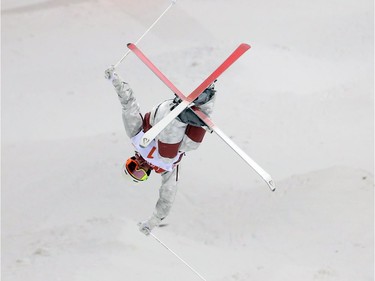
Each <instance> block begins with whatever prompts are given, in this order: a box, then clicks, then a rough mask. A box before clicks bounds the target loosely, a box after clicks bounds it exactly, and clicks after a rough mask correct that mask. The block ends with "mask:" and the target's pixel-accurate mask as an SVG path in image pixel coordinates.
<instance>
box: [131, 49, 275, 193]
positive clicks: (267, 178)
mask: <svg viewBox="0 0 375 281" xmlns="http://www.w3.org/2000/svg"><path fill="white" fill-rule="evenodd" d="M130 47H131V50H132V51H133V52H134V53H135V54H136V55H137V56H138V58H140V59H141V61H142V62H143V63H145V64H146V66H148V67H149V68H150V69H151V70H152V71H153V72H154V73H155V75H156V76H157V77H158V78H159V79H160V80H161V81H162V82H163V83H164V84H165V85H166V86H167V87H168V88H169V89H171V90H172V91H173V93H175V94H176V95H177V96H178V97H180V98H181V100H182V101H183V103H185V105H186V103H188V101H187V99H186V97H185V95H184V94H183V93H182V92H181V91H180V90H179V89H177V87H176V86H174V85H173V83H172V82H171V81H170V80H169V79H168V78H167V77H166V76H165V75H164V74H163V73H162V72H161V71H160V70H159V69H158V68H157V67H156V66H155V65H154V64H153V63H152V62H151V61H150V60H149V59H148V58H147V57H146V56H145V55H144V54H143V53H142V52H141V51H140V50H139V49H138V48H137V47H136V46H135V45H130ZM192 109H193V111H194V113H195V114H196V115H197V116H198V117H199V118H200V119H201V120H202V121H203V122H204V123H205V124H206V126H207V128H208V129H209V130H210V131H211V132H215V133H216V134H217V135H218V136H219V137H220V138H221V139H222V140H223V141H224V142H225V143H226V144H227V145H228V146H229V147H231V148H232V149H233V151H234V152H236V153H237V154H238V155H239V156H240V157H241V158H242V159H243V160H244V161H245V162H246V163H247V164H248V165H249V166H250V167H251V168H252V169H253V170H254V171H255V172H256V173H257V174H258V175H259V176H260V177H261V178H262V179H263V180H264V181H265V182H266V183H267V185H268V187H269V188H270V189H271V191H275V190H276V186H275V184H274V181H273V180H272V177H271V176H270V175H269V174H268V173H267V172H266V171H265V170H264V169H263V168H262V167H261V166H259V165H258V164H257V163H256V162H255V161H254V160H253V159H251V158H250V156H248V155H247V154H246V152H244V151H243V150H242V149H241V148H240V147H239V146H238V145H236V144H235V143H234V142H233V141H232V140H231V139H230V138H229V137H228V136H226V135H225V134H224V133H223V131H222V130H221V129H219V128H218V127H217V126H216V125H215V124H214V123H213V122H212V120H211V119H210V118H209V117H208V116H207V115H205V114H204V113H203V112H202V111H200V110H199V109H196V108H192Z"/></svg>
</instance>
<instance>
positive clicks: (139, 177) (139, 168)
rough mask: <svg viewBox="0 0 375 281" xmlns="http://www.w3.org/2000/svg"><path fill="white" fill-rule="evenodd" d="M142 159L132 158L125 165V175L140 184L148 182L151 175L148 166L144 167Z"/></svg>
mask: <svg viewBox="0 0 375 281" xmlns="http://www.w3.org/2000/svg"><path fill="white" fill-rule="evenodd" d="M139 160H140V159H139V158H137V157H136V156H132V157H130V158H129V159H128V160H126V162H125V163H124V165H123V169H122V170H123V172H124V173H123V175H124V176H125V177H126V178H128V179H130V180H131V181H133V182H136V183H139V182H143V181H146V180H147V179H148V176H149V175H150V174H151V169H150V168H149V167H148V165H142V163H141V161H139Z"/></svg>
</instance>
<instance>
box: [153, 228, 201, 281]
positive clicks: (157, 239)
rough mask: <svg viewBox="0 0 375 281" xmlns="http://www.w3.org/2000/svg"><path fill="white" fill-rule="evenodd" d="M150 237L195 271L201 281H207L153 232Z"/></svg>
mask: <svg viewBox="0 0 375 281" xmlns="http://www.w3.org/2000/svg"><path fill="white" fill-rule="evenodd" d="M150 235H151V236H152V237H153V238H154V239H155V240H156V241H158V242H159V243H160V244H161V245H163V247H164V248H166V249H167V250H168V251H169V252H171V253H172V254H173V255H174V256H175V257H177V258H178V259H179V260H180V261H181V262H183V263H184V264H185V265H186V266H187V267H188V268H189V269H190V270H191V271H193V272H194V273H195V274H196V275H197V276H198V277H199V278H200V279H202V280H203V281H207V280H206V279H205V278H203V276H202V275H200V274H199V272H198V271H196V270H195V269H194V268H192V267H191V266H190V265H189V264H188V263H187V262H186V261H184V260H183V259H182V258H180V257H179V256H178V255H177V254H176V253H175V252H173V251H172V250H171V249H170V248H168V247H167V245H165V244H164V243H163V242H162V241H160V239H159V238H157V237H156V236H155V235H154V234H153V233H152V232H150Z"/></svg>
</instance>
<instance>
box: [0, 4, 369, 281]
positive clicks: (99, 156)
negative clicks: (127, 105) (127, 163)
mask: <svg viewBox="0 0 375 281" xmlns="http://www.w3.org/2000/svg"><path fill="white" fill-rule="evenodd" d="M169 4H170V2H169V1H167V0H138V1H130V0H54V1H52V0H51V1H39V0H12V1H11V0H3V1H2V3H1V5H2V6H1V24H2V25H1V27H2V29H1V43H2V44H1V47H2V50H1V51H2V53H1V54H2V56H1V59H2V64H1V113H2V116H1V117H2V118H1V127H2V128H1V129H2V130H1V131H2V138H1V142H2V150H1V152H2V165H1V187H2V196H1V207H2V209H1V210H2V249H1V254H2V280H4V281H45V280H56V281H58V280H61V281H65V280H66V281H95V280H100V281H102V280H107V281H120V280H121V281H123V280H137V281H146V280H147V281H152V280H155V281H159V280H163V281H164V280H179V281H185V280H199V278H198V277H197V276H196V275H194V273H193V272H191V271H190V270H189V269H188V268H187V267H185V266H184V265H183V264H182V263H181V262H179V261H178V260H177V259H176V258H175V257H174V256H173V255H172V254H171V253H169V252H168V251H167V250H166V249H165V248H163V247H162V246H161V245H160V244H159V243H157V241H155V240H154V239H153V238H152V237H146V236H144V235H143V234H141V233H140V232H139V231H138V229H137V226H136V224H137V222H138V221H141V220H144V219H146V218H148V216H149V215H151V213H152V211H153V209H154V205H155V203H156V200H157V198H158V188H159V183H160V178H159V176H158V175H153V176H152V177H151V179H150V180H149V181H148V182H147V183H145V184H143V185H139V186H132V185H129V183H128V182H126V181H124V179H123V178H122V176H121V171H120V169H121V165H122V163H123V161H124V160H125V159H126V158H127V157H128V156H130V155H131V154H132V146H131V145H130V142H129V140H128V139H127V137H126V135H125V131H124V129H123V125H122V120H121V107H120V104H119V102H118V99H117V95H116V93H115V91H114V89H113V87H112V85H111V84H110V83H109V82H108V81H106V80H105V79H104V77H103V72H104V70H105V69H106V68H107V67H108V66H109V65H111V64H115V63H116V62H117V61H118V60H119V59H120V58H121V57H122V55H123V54H124V53H125V52H126V51H127V48H126V43H128V42H135V41H136V40H137V39H138V38H139V37H140V36H141V34H142V33H143V32H144V31H145V30H146V29H147V28H148V27H149V26H150V25H151V23H152V22H153V21H154V20H155V19H156V18H157V17H158V16H159V15H160V14H161V12H162V11H164V9H166V8H167V6H168V5H169ZM373 6H374V3H373V1H371V0H316V1H308V0H299V1H296V0H282V1H276V0H268V1H253V0H233V1H227V0H226V1H223V0H217V1H210V0H190V1H187V0H179V1H177V3H176V5H175V6H174V7H173V8H172V9H171V10H170V11H169V12H168V13H167V14H166V15H165V17H164V18H163V19H162V20H161V21H160V22H159V23H158V25H157V26H155V28H154V29H153V30H152V31H151V32H150V33H149V34H148V35H147V36H146V37H145V38H144V39H143V40H142V41H141V43H140V44H139V47H140V48H141V49H142V50H143V51H144V52H145V53H146V55H147V56H148V57H149V58H150V59H151V60H152V61H153V62H154V63H155V64H156V65H157V66H159V68H160V69H161V70H162V71H163V72H164V73H165V74H166V76H167V77H169V78H170V80H172V81H173V82H174V83H175V84H176V86H177V87H178V88H180V89H181V90H182V91H183V92H184V93H186V94H188V93H189V92H191V91H192V90H193V89H194V88H195V87H196V86H197V85H198V84H199V83H200V82H201V81H203V79H205V78H206V77H207V76H208V75H209V74H210V73H211V72H212V71H213V70H214V69H215V68H216V67H217V66H218V65H219V64H220V63H221V62H222V61H223V60H224V59H225V58H226V57H227V56H228V55H229V54H230V53H231V52H232V51H233V50H234V49H235V48H236V47H237V46H238V44H240V43H242V42H246V43H248V44H250V45H251V46H252V48H251V49H250V50H249V51H248V52H247V53H246V54H245V55H243V57H241V58H240V59H239V60H238V62H236V63H235V64H234V65H233V66H232V67H231V68H230V69H229V70H228V71H226V72H225V73H224V74H223V75H222V77H220V78H219V80H218V82H217V90H218V92H217V101H216V108H215V112H214V114H213V116H212V119H213V120H214V122H216V124H217V125H218V126H219V127H220V128H221V129H222V130H223V131H224V132H225V133H226V134H227V135H228V136H230V137H231V138H232V139H233V141H235V142H236V143H237V144H238V145H239V146H240V147H241V148H242V149H244V150H245V151H246V152H247V153H248V154H249V155H250V156H251V157H252V158H254V160H256V161H257V162H258V163H259V164H260V165H261V166H263V167H264V168H265V169H266V170H267V171H268V172H269V173H270V174H271V175H272V176H273V178H274V180H275V182H276V185H277V187H278V189H277V190H276V192H274V193H272V192H270V191H269V189H268V187H267V186H266V184H265V183H264V182H262V180H261V179H260V178H259V176H258V175H257V174H256V173H255V172H254V171H252V170H251V168H249V167H248V166H246V165H245V163H244V162H243V161H242V160H241V159H240V158H239V157H238V156H237V155H236V154H234V153H233V152H232V150H231V149H230V148H229V147H228V146H226V145H225V144H224V143H223V142H222V141H221V140H220V139H219V138H218V137H217V136H216V135H214V134H213V135H210V134H208V135H207V136H206V138H205V141H204V143H203V144H202V145H201V147H200V148H199V150H198V151H194V152H191V153H189V154H188V155H187V157H186V158H185V159H184V161H183V163H182V165H181V168H182V172H181V180H180V183H179V191H178V194H177V198H176V201H175V204H174V207H173V209H172V212H171V214H170V216H169V217H168V218H167V219H166V220H165V223H166V224H168V225H167V226H166V227H163V228H159V229H156V230H155V231H154V233H155V235H157V236H158V237H159V238H160V239H161V240H162V241H164V242H165V243H166V244H167V245H168V246H169V247H170V248H171V249H173V250H174V251H175V252H176V253H177V254H179V255H180V256H181V257H183V258H184V259H185V260H186V261H188V262H189V263H190V264H191V265H192V266H193V267H194V268H195V269H196V270H198V271H199V272H200V273H201V274H202V275H203V276H204V277H205V278H206V279H207V280H209V281H211V280H212V281H245V280H249V281H251V280H257V281H262V280H264V281H266V280H273V281H276V280H277V281H281V280H285V281H291V280H293V281H294V280H303V281H312V280H324V281H328V280H332V281H333V280H334V281H354V280H356V281H371V280H373V279H374V271H373V265H374V252H373V251H374V235H373V234H374V213H373V203H374V193H373V189H374V184H373V182H374V179H373V171H374V160H373V156H374V127H373V126H374V107H373V105H374V101H373V93H374V80H373V79H374V78H373V77H374V66H373V62H374V57H373V48H374V45H373V43H374V41H373V39H374V25H373V20H374V7H373ZM118 72H119V74H120V75H121V76H122V77H123V78H124V79H125V80H126V81H128V82H129V83H130V84H131V86H132V87H133V89H134V91H135V93H136V95H137V98H138V100H139V102H140V104H141V107H142V110H143V112H147V111H148V110H150V109H151V108H152V106H154V105H155V104H157V103H158V102H160V101H162V100H164V99H167V98H170V97H172V93H171V91H170V90H169V89H167V88H166V87H165V86H164V85H163V84H162V82H161V81H160V80H158V78H156V77H155V75H154V74H152V73H151V71H150V70H149V69H147V68H146V67H145V66H144V65H143V64H142V63H141V62H140V61H139V60H138V59H137V58H136V57H135V56H134V55H133V54H130V55H129V56H128V57H127V58H126V59H125V60H124V62H123V63H122V64H121V65H120V66H119V68H118Z"/></svg>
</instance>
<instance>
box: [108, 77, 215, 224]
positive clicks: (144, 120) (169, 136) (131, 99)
mask: <svg viewBox="0 0 375 281" xmlns="http://www.w3.org/2000/svg"><path fill="white" fill-rule="evenodd" d="M112 84H113V86H114V87H115V89H116V92H117V94H118V97H119V99H120V102H121V105H122V120H123V123H124V126H125V131H126V134H127V135H128V137H129V138H130V139H131V140H132V143H133V145H134V146H135V149H136V150H137V147H138V148H139V140H140V135H139V134H143V133H144V132H146V131H147V130H148V129H150V128H151V127H152V126H153V125H154V124H156V123H157V122H159V120H161V119H162V118H163V117H164V116H166V115H167V114H168V113H169V112H170V111H171V109H172V108H173V107H174V106H175V105H176V104H175V103H174V101H173V100H166V101H164V102H162V103H160V104H158V105H157V106H155V107H154V108H153V109H152V110H151V111H150V112H148V113H146V114H145V115H144V116H143V115H142V114H141V112H140V107H139V104H138V102H137V100H136V98H135V96H134V93H133V90H132V89H131V88H130V87H129V85H128V84H127V83H126V82H124V81H123V80H122V79H121V78H120V77H118V76H115V77H114V78H113V79H112ZM214 99H215V97H213V98H212V99H211V100H209V101H208V102H207V103H205V104H203V105H201V106H199V109H200V110H201V111H202V112H204V113H205V114H206V115H208V116H209V115H210V114H211V113H212V109H213V104H214ZM205 132H206V131H205V129H204V128H202V127H196V126H192V125H188V124H186V123H183V122H181V121H180V120H179V119H178V118H176V119H174V120H173V121H172V122H171V123H170V124H169V125H168V126H167V127H166V128H165V129H164V130H163V131H162V132H161V133H160V134H159V135H158V136H157V138H156V139H155V141H154V144H155V147H154V148H153V150H152V154H150V152H148V153H149V154H148V155H146V157H145V155H142V156H143V158H144V159H145V160H146V161H147V162H149V163H150V164H151V166H153V170H154V171H155V172H156V173H159V174H160V175H161V178H162V181H161V187H160V189H159V199H158V201H157V203H156V207H155V211H154V213H153V217H154V218H156V220H158V222H159V223H160V221H161V220H162V219H164V218H165V217H166V216H167V215H168V214H169V212H170V209H171V207H172V204H173V201H174V199H175V196H176V192H177V181H178V165H179V163H180V161H181V158H182V156H183V155H184V153H185V152H188V151H191V150H195V149H197V148H198V147H199V145H200V143H201V142H202V140H203V137H204V135H205ZM137 142H138V143H137ZM138 152H139V151H138ZM147 156H150V157H147ZM155 158H157V161H156V162H155V161H153V160H154V159H155Z"/></svg>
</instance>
